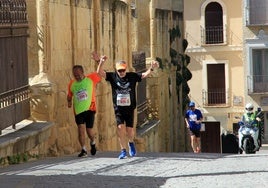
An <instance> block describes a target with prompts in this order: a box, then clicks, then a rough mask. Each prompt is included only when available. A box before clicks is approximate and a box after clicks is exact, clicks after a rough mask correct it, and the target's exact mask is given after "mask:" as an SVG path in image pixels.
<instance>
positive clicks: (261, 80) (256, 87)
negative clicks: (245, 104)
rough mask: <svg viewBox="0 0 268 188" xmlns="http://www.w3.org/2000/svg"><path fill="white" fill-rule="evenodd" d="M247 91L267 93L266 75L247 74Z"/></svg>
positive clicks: (250, 92) (267, 81)
mask: <svg viewBox="0 0 268 188" xmlns="http://www.w3.org/2000/svg"><path fill="white" fill-rule="evenodd" d="M247 87H248V93H249V94H253V93H267V92H268V75H250V76H247Z"/></svg>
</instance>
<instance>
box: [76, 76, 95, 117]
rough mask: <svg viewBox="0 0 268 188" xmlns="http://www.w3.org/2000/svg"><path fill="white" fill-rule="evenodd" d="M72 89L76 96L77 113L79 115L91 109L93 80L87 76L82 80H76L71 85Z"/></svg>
mask: <svg viewBox="0 0 268 188" xmlns="http://www.w3.org/2000/svg"><path fill="white" fill-rule="evenodd" d="M71 91H72V93H73V96H74V97H73V104H74V111H75V114H76V115H77V114H80V113H82V112H85V111H87V110H89V108H90V104H91V100H92V91H93V81H92V80H91V79H90V78H87V77H85V78H84V79H83V80H81V81H80V82H77V81H74V82H73V83H72V85H71Z"/></svg>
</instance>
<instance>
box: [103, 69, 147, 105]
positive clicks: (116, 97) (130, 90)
mask: <svg viewBox="0 0 268 188" xmlns="http://www.w3.org/2000/svg"><path fill="white" fill-rule="evenodd" d="M141 77H142V74H141V73H135V72H127V73H126V76H125V77H123V78H120V77H119V76H118V74H117V73H116V72H106V81H109V82H110V83H111V87H112V95H113V104H114V107H115V108H117V107H118V108H128V109H135V108H136V83H137V82H140V81H141V80H142V79H141Z"/></svg>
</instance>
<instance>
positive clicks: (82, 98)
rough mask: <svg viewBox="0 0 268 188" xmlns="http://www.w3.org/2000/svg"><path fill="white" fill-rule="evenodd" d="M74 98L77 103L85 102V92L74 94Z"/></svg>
mask: <svg viewBox="0 0 268 188" xmlns="http://www.w3.org/2000/svg"><path fill="white" fill-rule="evenodd" d="M76 98H77V100H78V101H84V100H87V98H88V96H87V92H86V90H82V91H79V92H77V93H76Z"/></svg>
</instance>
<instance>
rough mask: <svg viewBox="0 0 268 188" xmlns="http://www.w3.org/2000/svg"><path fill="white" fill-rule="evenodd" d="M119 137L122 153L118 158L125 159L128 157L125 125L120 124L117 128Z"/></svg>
mask: <svg viewBox="0 0 268 188" xmlns="http://www.w3.org/2000/svg"><path fill="white" fill-rule="evenodd" d="M117 136H118V140H119V144H120V148H121V152H120V155H119V157H118V158H119V159H125V158H126V157H127V151H126V126H125V125H124V124H120V125H118V126H117Z"/></svg>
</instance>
